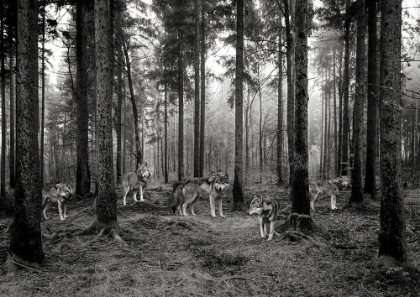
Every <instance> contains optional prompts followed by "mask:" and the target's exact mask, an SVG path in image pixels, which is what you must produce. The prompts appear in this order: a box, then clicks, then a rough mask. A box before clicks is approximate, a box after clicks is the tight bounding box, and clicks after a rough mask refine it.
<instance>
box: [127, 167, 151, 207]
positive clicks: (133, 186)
mask: <svg viewBox="0 0 420 297" xmlns="http://www.w3.org/2000/svg"><path fill="white" fill-rule="evenodd" d="M150 176H151V174H150V170H149V166H147V162H146V163H144V164H141V165H140V166H139V168H137V170H136V172H129V173H127V174H126V175H124V176H123V178H122V182H121V184H122V190H123V194H124V195H123V204H124V205H126V204H127V201H126V200H127V194H128V192H130V190H134V193H133V200H134V201H135V202H137V201H138V200H137V198H136V195H137V190H139V191H140V201H144V199H143V188H145V187H146V186H147V184H148V182H149V179H150Z"/></svg>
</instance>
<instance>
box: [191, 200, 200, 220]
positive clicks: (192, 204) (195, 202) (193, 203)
mask: <svg viewBox="0 0 420 297" xmlns="http://www.w3.org/2000/svg"><path fill="white" fill-rule="evenodd" d="M198 199H199V197H195V199H194V201H193V202H191V204H190V211H191V214H192V215H193V216H195V215H196V213H195V211H194V207H195V205H196V204H197V202H198Z"/></svg>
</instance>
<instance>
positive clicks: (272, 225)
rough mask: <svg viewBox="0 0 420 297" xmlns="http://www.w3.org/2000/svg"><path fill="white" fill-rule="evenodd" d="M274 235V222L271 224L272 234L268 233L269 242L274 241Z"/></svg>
mask: <svg viewBox="0 0 420 297" xmlns="http://www.w3.org/2000/svg"><path fill="white" fill-rule="evenodd" d="M273 235H274V221H271V222H270V232H269V233H268V239H267V241H270V240H272V239H273Z"/></svg>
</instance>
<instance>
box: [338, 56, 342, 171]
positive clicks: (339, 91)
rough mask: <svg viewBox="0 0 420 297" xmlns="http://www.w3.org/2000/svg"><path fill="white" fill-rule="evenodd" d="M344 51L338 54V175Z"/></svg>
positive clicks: (339, 168) (340, 157)
mask: <svg viewBox="0 0 420 297" xmlns="http://www.w3.org/2000/svg"><path fill="white" fill-rule="evenodd" d="M342 70H343V51H342V50H340V51H339V55H338V75H339V83H338V157H337V175H341V169H342V164H341V162H342V156H343V71H342Z"/></svg>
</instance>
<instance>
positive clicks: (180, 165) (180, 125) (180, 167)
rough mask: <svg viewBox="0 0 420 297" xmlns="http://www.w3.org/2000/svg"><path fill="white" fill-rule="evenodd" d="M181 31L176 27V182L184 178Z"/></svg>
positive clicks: (179, 27)
mask: <svg viewBox="0 0 420 297" xmlns="http://www.w3.org/2000/svg"><path fill="white" fill-rule="evenodd" d="M182 35H183V34H182V29H181V26H180V25H179V26H178V51H179V52H178V101H179V102H178V180H182V178H183V177H184V69H183V57H182V55H183V53H182Z"/></svg>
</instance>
